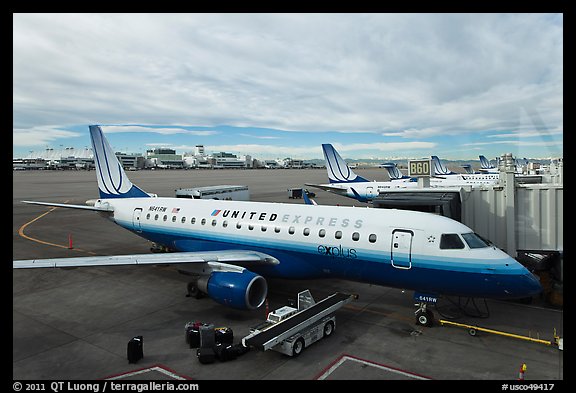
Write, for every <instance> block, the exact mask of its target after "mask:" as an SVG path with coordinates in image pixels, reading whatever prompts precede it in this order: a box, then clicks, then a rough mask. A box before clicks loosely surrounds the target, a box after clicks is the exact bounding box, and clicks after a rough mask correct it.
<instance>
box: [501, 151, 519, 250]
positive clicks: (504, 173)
mask: <svg viewBox="0 0 576 393" xmlns="http://www.w3.org/2000/svg"><path fill="white" fill-rule="evenodd" d="M500 162H501V163H502V164H503V166H504V167H503V168H501V171H500V183H501V184H502V183H504V198H505V199H506V205H505V206H506V209H505V211H506V213H505V214H506V253H507V254H508V255H510V256H512V257H515V256H516V202H515V201H516V194H515V193H516V184H515V175H514V172H515V168H514V158H513V157H512V154H511V153H508V154H503V155H502V157H501V159H500Z"/></svg>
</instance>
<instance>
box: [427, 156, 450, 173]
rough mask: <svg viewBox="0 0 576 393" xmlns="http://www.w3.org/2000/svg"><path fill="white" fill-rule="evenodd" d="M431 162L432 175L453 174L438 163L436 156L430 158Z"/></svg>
mask: <svg viewBox="0 0 576 393" xmlns="http://www.w3.org/2000/svg"><path fill="white" fill-rule="evenodd" d="M432 162H433V163H434V174H436V175H453V174H454V172H452V171H451V170H449V169H448V168H446V167H445V166H444V165H442V163H441V162H440V159H439V158H438V156H432Z"/></svg>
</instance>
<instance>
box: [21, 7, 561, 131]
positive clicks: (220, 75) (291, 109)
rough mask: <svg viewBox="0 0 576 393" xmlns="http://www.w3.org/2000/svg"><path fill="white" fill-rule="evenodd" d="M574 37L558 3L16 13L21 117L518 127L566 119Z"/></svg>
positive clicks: (337, 126) (378, 127)
mask: <svg viewBox="0 0 576 393" xmlns="http://www.w3.org/2000/svg"><path fill="white" fill-rule="evenodd" d="M562 37H563V17H562V15H549V14H417V13H413V14H388V13H385V14H384V13H383V14H378V13H376V14H361V13H354V14H342V13H336V14H328V13H313V14H283V13H274V14H266V13H258V14H250V13H241V14H207V13H202V14H140V13H138V14H13V118H14V120H13V122H14V127H13V128H14V130H24V129H34V128H35V127H45V126H46V124H51V125H54V124H57V125H59V127H60V128H65V127H67V126H70V125H79V124H139V125H159V126H161V128H157V129H154V128H153V127H150V128H149V130H148V131H149V132H156V133H166V134H170V133H180V132H188V133H191V132H193V131H190V130H183V129H180V128H179V127H177V126H173V125H174V124H180V125H193V126H198V127H200V126H217V125H229V126H235V127H261V128H269V129H279V130H295V131H302V130H309V131H326V130H331V131H334V132H365V133H380V134H384V135H394V136H401V137H403V138H406V139H418V140H420V139H422V138H430V137H434V136H436V135H439V134H443V135H457V134H458V135H461V134H473V133H477V132H485V131H487V130H498V129H506V127H508V126H510V127H515V126H517V125H518V124H519V123H521V122H520V121H519V120H518V119H519V118H520V117H521V116H523V115H522V114H521V112H522V108H524V107H531V108H538V109H539V110H540V114H541V119H542V122H543V123H544V124H545V125H546V127H548V128H553V129H562V128H563V124H562V122H563V113H562V111H563V103H562V94H563V87H562V84H563V38H562ZM508 130H509V131H514V129H508ZM109 131H110V132H113V131H112V129H111V128H109ZM194 132H201V133H204V134H197V135H208V134H206V131H201V130H198V131H194ZM15 133H16V131H15ZM269 137H272V136H269ZM54 138H57V136H55V137H54Z"/></svg>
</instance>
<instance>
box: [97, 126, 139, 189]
mask: <svg viewBox="0 0 576 393" xmlns="http://www.w3.org/2000/svg"><path fill="white" fill-rule="evenodd" d="M90 139H91V140H92V150H93V152H94V163H95V164H96V176H97V177H98V189H99V190H100V198H103V199H104V198H147V197H150V195H149V194H147V193H146V192H144V191H142V190H141V189H140V188H138V187H136V186H135V185H133V184H132V183H131V182H130V180H129V179H128V176H126V173H125V172H124V169H123V168H122V165H121V164H120V162H119V161H118V158H116V155H115V154H114V150H112V147H111V146H110V144H109V143H108V141H107V140H106V138H105V137H104V134H103V133H102V129H101V128H100V126H96V125H94V126H90Z"/></svg>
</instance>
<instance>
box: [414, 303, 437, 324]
mask: <svg viewBox="0 0 576 393" xmlns="http://www.w3.org/2000/svg"><path fill="white" fill-rule="evenodd" d="M427 305H428V304H427V303H425V302H420V303H418V304H416V306H418V310H416V312H415V313H414V314H416V324H418V325H422V326H432V325H434V313H433V312H432V310H430V309H428V308H427Z"/></svg>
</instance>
